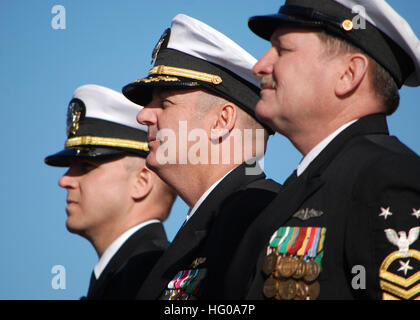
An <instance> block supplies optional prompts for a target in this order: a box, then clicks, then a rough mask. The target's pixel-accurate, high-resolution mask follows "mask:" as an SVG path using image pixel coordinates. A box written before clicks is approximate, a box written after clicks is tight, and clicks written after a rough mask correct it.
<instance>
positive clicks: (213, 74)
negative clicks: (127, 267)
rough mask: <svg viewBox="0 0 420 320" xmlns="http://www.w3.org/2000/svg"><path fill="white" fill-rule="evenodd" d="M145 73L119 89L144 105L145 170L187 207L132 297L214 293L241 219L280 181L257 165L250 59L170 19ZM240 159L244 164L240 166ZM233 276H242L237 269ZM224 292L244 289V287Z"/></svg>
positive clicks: (219, 292) (197, 27)
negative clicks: (147, 150) (146, 134)
mask: <svg viewBox="0 0 420 320" xmlns="http://www.w3.org/2000/svg"><path fill="white" fill-rule="evenodd" d="M153 58H156V61H155V64H154V66H153V67H152V68H151V70H150V72H149V75H148V77H146V78H142V79H139V80H136V81H134V82H133V83H131V84H129V85H127V86H126V87H124V88H123V93H124V95H125V96H126V97H127V98H129V99H130V100H131V101H134V102H136V103H138V104H142V105H145V106H146V107H145V108H144V109H143V110H142V111H141V112H140V113H139V115H138V120H139V122H140V123H142V124H145V125H147V126H148V127H149V148H150V153H149V155H148V157H147V163H148V166H149V167H150V168H151V169H152V170H154V171H155V172H156V173H157V174H158V175H159V176H160V177H161V178H162V179H163V180H164V181H166V182H167V183H168V184H169V185H170V186H172V187H173V188H174V189H175V190H176V191H177V193H178V194H179V195H180V197H181V198H182V199H183V200H184V201H185V202H186V203H187V204H188V206H189V207H190V211H189V212H188V216H187V220H186V222H185V223H184V225H183V227H182V228H181V229H180V231H179V232H178V234H177V235H176V237H175V238H174V240H173V242H172V243H171V245H170V246H169V248H168V249H167V250H166V251H165V253H164V254H163V256H162V257H161V259H160V260H159V261H158V262H157V264H156V266H155V267H154V269H153V270H152V272H151V274H150V276H149V277H148V279H147V280H146V282H145V285H144V286H143V287H142V289H141V290H140V292H139V294H138V296H137V297H138V298H139V299H157V298H162V299H196V298H198V299H223V298H225V297H226V296H225V292H226V290H225V288H224V285H225V272H226V269H227V266H228V265H229V263H230V258H231V256H232V255H233V253H234V252H235V250H236V246H237V243H238V242H239V241H240V239H241V238H242V235H243V233H244V232H245V231H246V229H247V227H248V225H249V224H250V223H251V222H252V221H253V220H254V219H255V218H256V217H257V216H258V213H259V212H260V211H261V210H262V209H263V208H264V207H265V206H266V205H267V203H269V202H270V201H271V200H272V199H273V197H274V196H275V195H276V193H277V191H278V190H279V185H278V184H277V183H275V182H274V181H271V180H267V179H266V178H265V175H264V173H262V171H261V169H260V168H259V167H258V165H257V164H256V160H255V159H254V158H255V157H258V156H262V155H263V154H264V151H265V146H266V142H267V139H268V134H267V130H266V129H265V128H264V127H263V125H261V124H260V123H259V122H258V121H257V120H256V119H255V115H254V111H255V104H256V102H257V101H258V97H259V88H258V78H256V77H255V76H254V75H253V74H252V66H253V65H254V64H255V62H256V59H254V58H253V57H252V56H251V55H250V54H249V53H247V52H246V51H245V50H244V49H242V48H241V47H239V46H238V45H237V44H236V43H234V42H233V41H232V40H230V39H229V38H227V37H226V36H224V35H223V34H221V33H220V32H218V31H216V30H214V29H213V28H211V27H209V26H208V25H206V24H204V23H202V22H201V21H198V20H196V19H193V18H191V17H188V16H186V15H182V14H181V15H177V16H176V17H175V18H174V19H173V21H172V25H171V28H170V29H169V30H166V31H165V33H164V35H163V36H162V37H161V39H160V40H159V42H158V44H157V46H156V48H155V50H154V52H153ZM247 162H248V163H247ZM235 277H238V278H239V279H242V278H248V275H246V274H245V273H242V270H238V272H237V273H236V274H235ZM238 283H239V285H238V286H236V287H235V288H231V290H232V296H234V297H236V298H239V297H240V296H242V295H243V293H244V291H243V290H244V288H245V287H244V283H243V282H241V281H240V280H239V281H238Z"/></svg>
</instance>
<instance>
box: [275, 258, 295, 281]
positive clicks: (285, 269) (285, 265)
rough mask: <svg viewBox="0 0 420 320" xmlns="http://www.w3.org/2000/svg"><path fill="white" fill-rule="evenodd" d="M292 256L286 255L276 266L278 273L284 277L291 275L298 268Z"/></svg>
mask: <svg viewBox="0 0 420 320" xmlns="http://www.w3.org/2000/svg"><path fill="white" fill-rule="evenodd" d="M295 260H296V259H293V258H292V257H284V258H282V259H281V260H280V261H278V263H277V266H276V271H277V274H278V275H280V276H281V277H283V278H289V277H291V276H292V275H293V274H294V273H295V271H296V268H297V263H296V261H295Z"/></svg>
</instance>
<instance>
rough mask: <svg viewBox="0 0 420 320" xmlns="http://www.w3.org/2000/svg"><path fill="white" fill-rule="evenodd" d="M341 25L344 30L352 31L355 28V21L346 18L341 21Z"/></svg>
mask: <svg viewBox="0 0 420 320" xmlns="http://www.w3.org/2000/svg"><path fill="white" fill-rule="evenodd" d="M341 26H342V27H343V29H344V30H346V31H350V30H352V29H353V22H352V21H351V20H349V19H346V20H344V21H343V22H342V23H341Z"/></svg>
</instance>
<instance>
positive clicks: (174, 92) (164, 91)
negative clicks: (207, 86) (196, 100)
mask: <svg viewBox="0 0 420 320" xmlns="http://www.w3.org/2000/svg"><path fill="white" fill-rule="evenodd" d="M202 91H203V90H202V89H197V88H193V89H186V88H179V89H174V88H164V87H163V88H155V89H153V97H156V98H165V97H169V96H178V95H185V94H188V93H193V92H202Z"/></svg>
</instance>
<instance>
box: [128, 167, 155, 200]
mask: <svg viewBox="0 0 420 320" xmlns="http://www.w3.org/2000/svg"><path fill="white" fill-rule="evenodd" d="M133 174H135V176H134V177H133V186H132V188H131V196H132V198H133V199H134V200H136V201H139V200H142V199H144V198H146V197H147V195H148V194H149V193H150V192H151V191H152V189H153V182H154V178H155V177H154V174H153V172H152V171H150V169H148V168H147V167H146V166H144V167H143V168H141V169H138V170H136V171H135V173H133Z"/></svg>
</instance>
